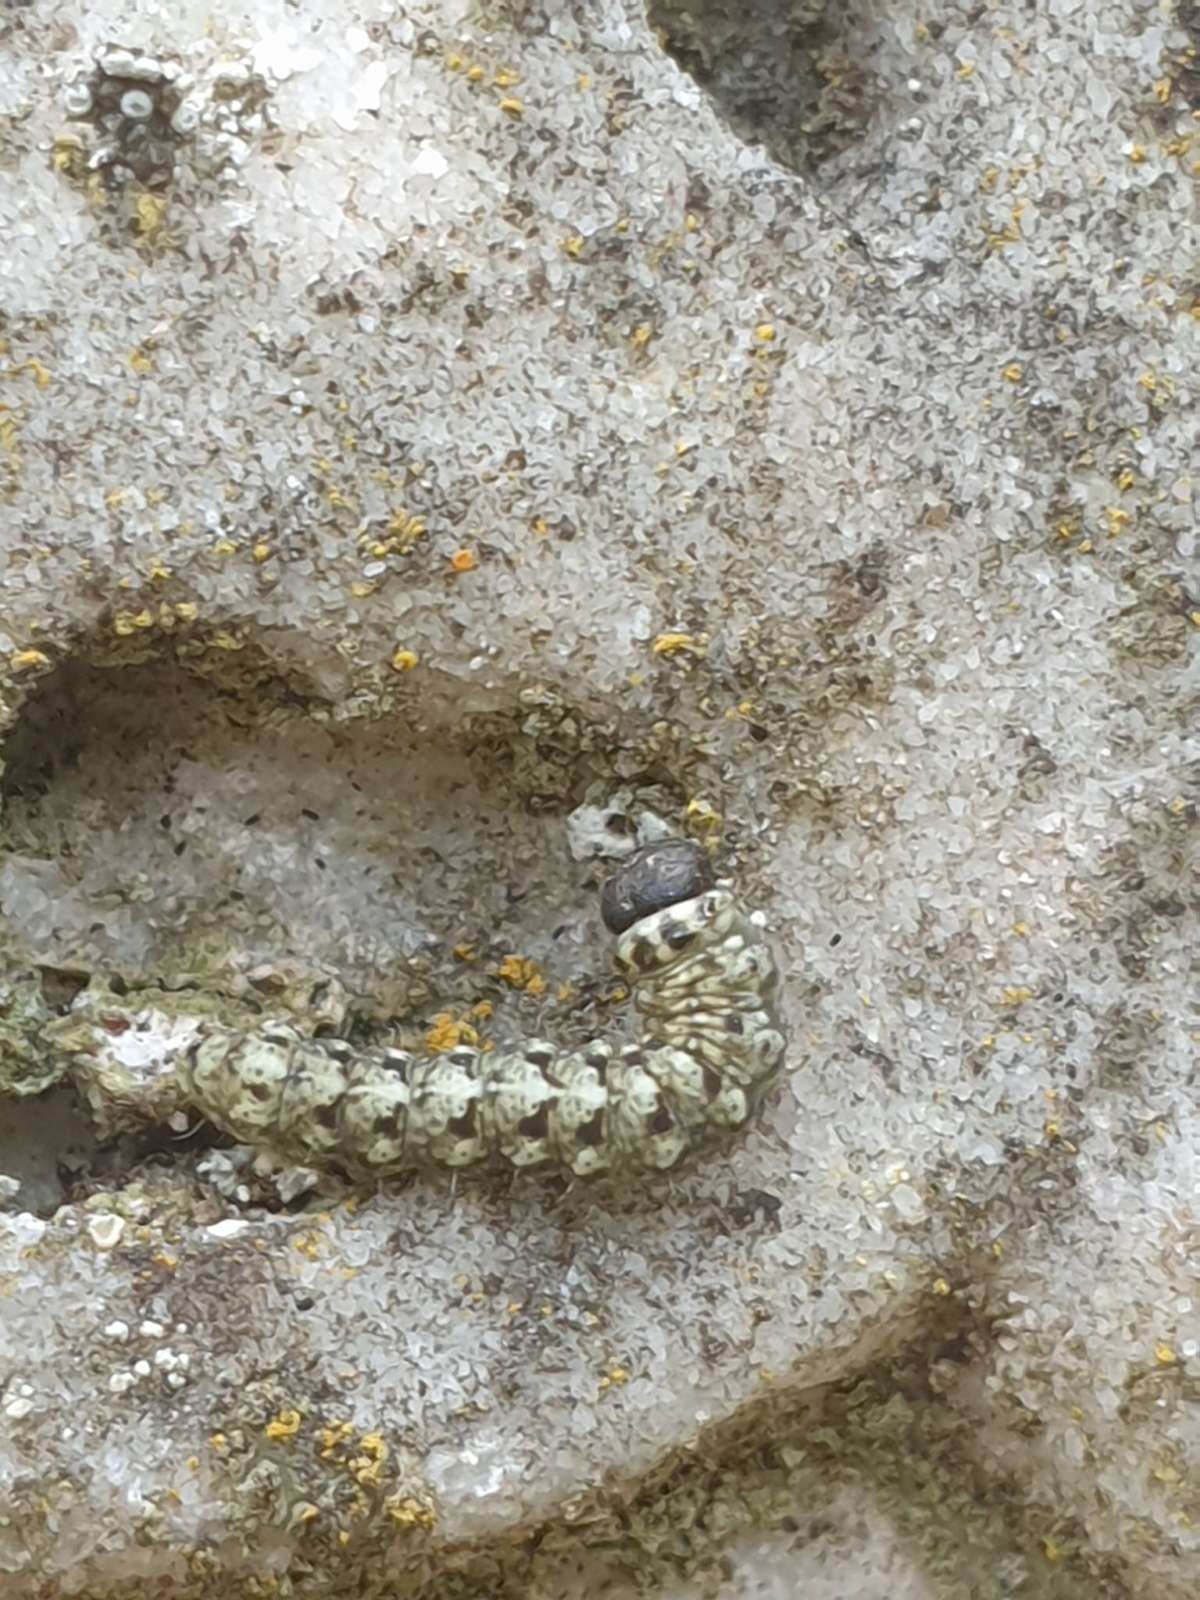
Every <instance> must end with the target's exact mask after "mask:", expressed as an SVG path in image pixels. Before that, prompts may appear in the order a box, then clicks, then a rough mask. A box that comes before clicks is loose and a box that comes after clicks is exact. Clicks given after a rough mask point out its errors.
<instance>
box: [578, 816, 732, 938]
mask: <svg viewBox="0 0 1200 1600" xmlns="http://www.w3.org/2000/svg"><path fill="white" fill-rule="evenodd" d="M714 882H715V879H714V878H713V869H712V863H711V862H710V861H709V859H708V856H707V855H706V854H705V852H704V851H703V850H702V849H701V848H700V846H699V845H698V844H692V843H691V841H690V840H688V839H661V840H659V841H658V843H656V844H645V845H643V846H642V848H641V849H640V850H635V851H634V853H633V854H632V855H631V856H630V857H629V859H628V861H623V862H622V863H621V865H620V866H619V867H618V868H617V870H616V872H614V873H613V875H612V877H611V878H610V879H609V880H608V882H607V883H606V884H605V885H604V889H603V891H602V893H601V895H600V915H601V916H602V917H603V918H604V926H605V927H606V928H607V929H608V931H609V932H610V933H624V932H625V930H626V928H630V927H632V926H633V924H634V923H635V922H638V921H640V920H641V918H642V917H648V916H650V915H651V913H652V912H655V911H662V910H663V908H664V907H665V906H673V905H676V904H677V903H678V902H679V901H680V900H691V899H692V898H693V897H694V896H695V895H698V894H703V893H704V891H705V890H706V889H711V888H712V886H713V883H714Z"/></svg>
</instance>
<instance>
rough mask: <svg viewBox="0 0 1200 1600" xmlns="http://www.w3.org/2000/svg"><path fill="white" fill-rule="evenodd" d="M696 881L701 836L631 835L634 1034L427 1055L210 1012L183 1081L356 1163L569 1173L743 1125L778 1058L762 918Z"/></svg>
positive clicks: (286, 1144)
mask: <svg viewBox="0 0 1200 1600" xmlns="http://www.w3.org/2000/svg"><path fill="white" fill-rule="evenodd" d="M705 881H711V872H710V870H709V868H708V864H707V860H706V858H705V857H704V855H703V852H702V851H699V850H698V849H696V847H694V846H690V845H687V844H685V843H683V842H682V841H672V842H670V843H669V844H655V845H649V846H647V847H646V848H645V849H644V850H642V851H639V852H637V854H636V855H635V856H634V857H633V858H631V860H630V861H629V862H627V863H626V864H625V865H624V866H623V867H622V868H621V870H620V872H619V873H617V874H616V875H615V876H614V878H613V880H611V882H610V884H609V885H608V886H607V888H606V893H605V905H606V908H607V907H609V906H611V905H612V904H614V903H617V902H619V901H621V900H622V898H623V896H622V891H623V890H624V889H625V888H626V887H627V886H629V885H633V886H634V887H635V889H636V894H635V896H634V899H635V901H636V904H637V905H638V906H639V907H642V906H649V905H654V906H656V907H657V909H654V910H652V911H649V912H648V914H646V915H642V916H639V917H638V918H637V919H636V920H635V921H633V922H632V923H631V924H630V925H629V926H628V927H627V928H626V929H625V931H624V932H623V933H622V934H621V937H620V940H619V942H618V945H617V951H616V958H617V963H618V965H619V966H620V968H621V969H622V971H623V972H624V973H625V974H626V976H627V977H628V978H629V980H630V981H631V983H632V984H634V985H636V990H635V993H636V998H637V1004H638V1008H639V1010H640V1012H641V1014H642V1017H643V1025H644V1031H643V1036H642V1038H641V1039H640V1040H639V1041H638V1042H636V1043H634V1044H629V1045H624V1046H622V1045H618V1044H612V1043H609V1042H608V1041H606V1040H602V1039H596V1040H592V1041H590V1042H589V1043H587V1044H585V1045H583V1046H582V1047H581V1048H579V1049H574V1050H562V1049H559V1048H558V1047H557V1046H556V1045H554V1044H552V1043H550V1042H549V1041H547V1040H543V1039H532V1040H529V1041H527V1042H526V1043H524V1044H522V1045H521V1046H519V1047H518V1048H516V1049H514V1050H508V1051H503V1052H498V1053H496V1054H488V1053H484V1052H481V1051H479V1050H475V1049H468V1048H457V1049H454V1050H451V1051H450V1052H449V1053H447V1054H444V1055H437V1056H427V1057H423V1058H422V1057H417V1056H413V1055H411V1054H409V1053H408V1052H407V1051H402V1050H374V1051H356V1050H353V1049H352V1048H351V1047H350V1046H349V1045H347V1044H345V1043H344V1042H342V1041H340V1040H304V1039H302V1038H300V1037H299V1036H298V1035H297V1034H296V1033H295V1031H294V1030H292V1029H289V1028H286V1027H284V1028H273V1029H272V1028H268V1029H265V1030H261V1031H258V1032H254V1033H240V1032H235V1031H232V1030H229V1029H225V1028H215V1029H208V1030H205V1031H204V1032H202V1034H201V1036H200V1037H199V1038H198V1039H197V1041H196V1043H195V1044H194V1045H193V1046H192V1047H191V1048H190V1049H189V1050H188V1051H187V1053H186V1055H185V1057H184V1061H183V1064H182V1065H181V1068H180V1075H181V1080H182V1086H183V1092H184V1095H185V1096H186V1098H187V1099H188V1100H190V1101H191V1102H192V1104H193V1105H195V1106H196V1107H197V1108H198V1109H199V1110H200V1111H202V1112H203V1113H204V1115H205V1116H206V1117H208V1118H209V1120H210V1121H211V1122H213V1123H215V1124H216V1125H217V1126H218V1127H220V1128H223V1129H224V1130H225V1131H226V1132H227V1133H231V1134H232V1135H233V1136H234V1137H235V1138H237V1139H239V1140H242V1141H244V1142H246V1143H249V1144H260V1145H264V1146H266V1147H268V1148H269V1149H271V1150H273V1151H275V1152H277V1153H278V1154H279V1155H281V1156H285V1157H288V1158H290V1159H292V1160H296V1161H303V1162H305V1163H309V1164H317V1165H336V1166H338V1167H340V1168H343V1169H345V1170H346V1171H348V1172H350V1173H352V1174H356V1175H363V1176H367V1175H374V1176H382V1175H387V1174H390V1173H397V1172H403V1171H408V1170H413V1169H416V1170H423V1169H430V1168H435V1169H436V1168H443V1167H445V1168H454V1169H457V1168H460V1167H468V1166H472V1165H474V1164H475V1163H477V1162H480V1161H484V1160H487V1159H488V1158H490V1157H496V1156H499V1157H501V1158H502V1159H504V1160H505V1161H507V1162H509V1163H510V1164H511V1165H512V1166H514V1167H519V1168H524V1167H535V1166H543V1165H547V1164H557V1165H560V1166H563V1167H566V1168H567V1169H568V1170H569V1171H570V1172H572V1173H574V1174H575V1175H577V1176H580V1177H590V1176H595V1175H599V1174H602V1173H609V1172H617V1171H622V1170H630V1169H633V1170H637V1169H649V1170H652V1171H661V1170H665V1169H666V1168H668V1167H672V1166H674V1165H675V1164H676V1162H678V1161H679V1160H680V1159H681V1158H682V1157H683V1156H684V1155H685V1154H686V1153H687V1152H688V1151H689V1150H693V1149H696V1148H698V1147H702V1146H704V1145H707V1144H710V1143H712V1141H713V1140H714V1138H716V1137H718V1136H720V1135H722V1134H725V1133H728V1132H730V1131H731V1130H735V1129H738V1128H741V1127H743V1126H745V1124H746V1123H747V1121H748V1120H749V1118H750V1116H751V1114H752V1112H753V1110H754V1108H755V1106H756V1105H757V1103H758V1100H759V1098H760V1095H761V1092H762V1090H763V1088H764V1087H765V1086H766V1084H768V1083H769V1082H770V1080H771V1079H772V1078H773V1077H774V1075H775V1074H776V1072H777V1071H778V1069H779V1067H780V1066H781V1065H782V1062H783V1058H784V1050H785V1041H784V1036H783V1032H782V1028H781V1025H780V1022H779V1018H778V1015H777V1013H776V1010H775V1007H774V997H775V993H776V989H777V973H776V968H775V962H774V959H773V957H772V955H771V951H770V949H769V947H768V944H767V942H766V937H765V931H764V930H765V923H764V921H763V919H762V918H761V916H753V915H752V916H749V917H747V916H743V915H742V914H741V913H740V912H739V911H738V909H737V907H736V905H735V903H734V899H733V896H732V895H731V894H730V893H729V892H728V891H727V890H724V889H719V888H713V889H708V890H706V891H705V892H704V893H701V894H698V895H692V896H691V897H690V898H687V899H681V900H676V899H674V898H673V896H675V895H677V894H678V893H679V892H680V891H681V890H684V891H686V890H688V889H690V888H693V887H695V886H696V885H697V884H699V883H703V882H705ZM609 920H610V922H611V920H612V919H611V918H609Z"/></svg>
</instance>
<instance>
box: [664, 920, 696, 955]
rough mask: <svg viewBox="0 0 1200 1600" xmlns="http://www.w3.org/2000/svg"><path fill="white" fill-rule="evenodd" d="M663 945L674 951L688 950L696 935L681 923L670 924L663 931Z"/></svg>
mask: <svg viewBox="0 0 1200 1600" xmlns="http://www.w3.org/2000/svg"><path fill="white" fill-rule="evenodd" d="M662 937H663V943H664V944H666V945H667V946H669V948H670V949H672V950H686V949H687V947H688V945H690V944H691V942H692V940H693V939H694V938H695V937H696V935H695V934H694V933H693V932H692V930H691V929H690V928H685V927H684V926H683V924H682V923H681V922H669V923H668V924H667V926H666V927H665V928H664V929H663V931H662Z"/></svg>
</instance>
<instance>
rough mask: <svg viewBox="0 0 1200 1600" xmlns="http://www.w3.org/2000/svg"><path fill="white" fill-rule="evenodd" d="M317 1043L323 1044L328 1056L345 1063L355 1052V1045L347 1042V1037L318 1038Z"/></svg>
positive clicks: (322, 1046)
mask: <svg viewBox="0 0 1200 1600" xmlns="http://www.w3.org/2000/svg"><path fill="white" fill-rule="evenodd" d="M316 1043H317V1044H319V1045H320V1046H321V1049H322V1050H324V1052H325V1054H326V1055H327V1056H332V1057H333V1059H334V1060H335V1061H339V1062H341V1063H342V1064H343V1065H344V1064H345V1063H346V1062H347V1061H349V1060H350V1058H351V1056H353V1054H354V1047H353V1046H352V1045H349V1044H347V1043H346V1041H345V1039H318V1040H317V1041H316Z"/></svg>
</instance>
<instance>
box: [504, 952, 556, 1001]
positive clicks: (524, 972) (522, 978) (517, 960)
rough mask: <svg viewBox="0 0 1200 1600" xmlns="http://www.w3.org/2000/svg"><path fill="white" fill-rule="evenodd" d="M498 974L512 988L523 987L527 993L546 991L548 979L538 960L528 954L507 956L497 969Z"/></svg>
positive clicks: (537, 993)
mask: <svg viewBox="0 0 1200 1600" xmlns="http://www.w3.org/2000/svg"><path fill="white" fill-rule="evenodd" d="M496 976H497V977H498V978H500V979H501V980H502V981H503V982H504V983H507V984H508V985H509V987H510V988H512V989H523V990H524V991H525V993H526V994H532V995H540V994H545V992H546V980H545V978H544V977H543V976H542V972H541V968H540V967H539V966H538V964H537V962H536V961H530V960H529V958H528V957H527V956H505V958H504V960H503V961H502V962H501V963H500V965H499V967H497V969H496Z"/></svg>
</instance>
